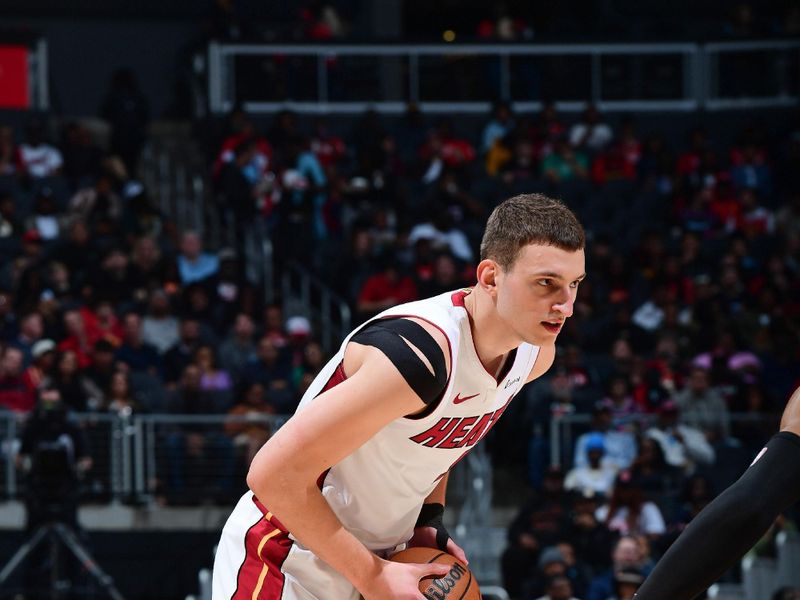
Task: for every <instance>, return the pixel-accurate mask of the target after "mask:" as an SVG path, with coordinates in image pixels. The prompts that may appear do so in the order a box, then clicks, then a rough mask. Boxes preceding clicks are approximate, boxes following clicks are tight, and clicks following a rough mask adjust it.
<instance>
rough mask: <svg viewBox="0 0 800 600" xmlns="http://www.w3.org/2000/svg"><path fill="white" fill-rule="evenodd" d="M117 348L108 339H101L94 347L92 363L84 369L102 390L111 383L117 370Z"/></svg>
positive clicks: (87, 375)
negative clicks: (115, 356)
mask: <svg viewBox="0 0 800 600" xmlns="http://www.w3.org/2000/svg"><path fill="white" fill-rule="evenodd" d="M115 351H116V349H115V348H114V344H112V343H111V342H110V341H108V340H107V339H99V340H97V341H96V342H95V344H94V348H93V349H92V361H91V364H90V365H89V366H88V367H87V368H86V369H85V370H84V374H85V375H86V377H88V378H89V379H90V380H91V381H92V383H93V384H94V385H95V387H97V388H98V389H100V390H107V389H108V388H109V386H110V385H111V378H112V377H113V375H114V373H115V372H116V370H117V365H116V363H115V359H114V353H115Z"/></svg>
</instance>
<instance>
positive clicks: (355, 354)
mask: <svg viewBox="0 0 800 600" xmlns="http://www.w3.org/2000/svg"><path fill="white" fill-rule="evenodd" d="M382 321H383V322H385V321H408V322H411V323H414V324H415V325H418V326H419V328H421V329H422V331H423V332H424V333H425V334H428V337H429V339H430V340H432V342H433V344H432V345H431V344H428V343H424V342H423V343H420V341H421V340H420V339H419V338H418V337H416V336H415V337H414V338H413V339H409V338H408V337H406V336H404V335H403V334H402V332H400V333H399V335H400V336H401V337H403V339H404V340H405V342H406V343H407V344H408V345H409V347H410V348H411V349H412V350H414V352H415V353H416V354H417V355H418V356H420V357H425V360H427V361H428V364H429V366H431V367H432V366H433V365H432V363H433V362H438V361H434V360H432V359H433V357H430V356H428V354H429V353H430V351H431V346H432V347H433V348H438V349H439V350H440V351H441V354H442V357H443V359H444V364H445V368H446V370H447V372H448V373H449V372H450V363H451V356H450V355H451V348H450V341H449V339H448V337H447V335H446V334H445V332H444V331H443V329H442V328H441V327H439V326H438V325H436V324H435V323H433V322H432V321H430V320H428V319H426V318H424V317H419V316H414V315H402V316H400V315H398V316H387V317H385V318H382V319H379V320H376V321H373V322H371V323H368V324H367V325H365V326H364V328H362V329H361V330H360V331H359V333H362V332H364V331H368V330H369V328H370V327H371V326H375V325H379V324H380V323H381V322H382ZM423 335H424V334H423ZM383 354H384V351H383V350H381V349H380V344H377V346H373V345H369V344H364V343H363V340H362V337H361V336H360V335H355V336H354V337H353V338H352V339H351V341H350V343H348V344H347V347H346V348H345V357H344V358H345V361H344V362H345V369H346V370H347V369H348V367H349V369H351V370H355V369H357V368H359V367H361V366H362V365H363V364H365V363H367V362H369V361H370V360H371V359H375V358H376V357H377V356H379V355H383Z"/></svg>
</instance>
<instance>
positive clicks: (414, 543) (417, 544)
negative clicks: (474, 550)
mask: <svg viewBox="0 0 800 600" xmlns="http://www.w3.org/2000/svg"><path fill="white" fill-rule="evenodd" d="M408 547H409V548H439V546H438V544H437V543H436V528H435V527H415V528H414V535H413V536H412V537H411V539H410V540H409V541H408ZM439 549H440V550H441V548H439ZM444 551H445V552H447V553H448V554H452V555H453V556H455V557H456V558H457V559H458V560H460V561H461V562H462V563H464V564H465V565H468V564H469V561H468V560H467V555H466V554H464V550H463V549H462V548H461V546H459V545H458V544H456V543H455V541H453V538H449V539H448V540H447V546H446V547H445V549H444Z"/></svg>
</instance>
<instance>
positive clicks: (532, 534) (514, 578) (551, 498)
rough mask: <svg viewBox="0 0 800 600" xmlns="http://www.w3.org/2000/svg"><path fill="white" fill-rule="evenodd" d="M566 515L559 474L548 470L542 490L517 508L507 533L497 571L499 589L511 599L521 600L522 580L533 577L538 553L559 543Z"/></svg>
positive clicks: (536, 566) (525, 587) (538, 556)
mask: <svg viewBox="0 0 800 600" xmlns="http://www.w3.org/2000/svg"><path fill="white" fill-rule="evenodd" d="M566 511H567V499H566V497H565V495H564V485H563V473H562V472H561V471H560V470H559V469H557V468H552V469H550V470H549V471H548V472H547V474H546V475H545V477H544V482H543V485H542V489H541V490H540V491H539V492H537V494H536V495H535V496H534V497H533V498H532V499H531V500H530V501H529V502H527V503H526V504H525V505H524V506H522V507H521V509H520V511H519V513H517V515H516V516H515V517H514V520H513V521H512V522H511V525H510V526H509V529H508V546H507V547H506V549H505V551H504V552H503V556H502V558H501V567H502V572H503V586H504V587H505V588H506V590H508V592H509V594H511V596H512V597H521V596H522V595H523V591H524V590H526V589H527V587H528V585H527V584H526V580H527V579H528V578H530V577H531V576H532V574H534V573H536V570H537V568H538V562H539V558H540V553H541V552H542V549H543V548H544V547H545V546H548V545H551V544H555V543H557V542H558V541H559V532H560V530H561V528H562V526H563V525H564V522H565V519H566Z"/></svg>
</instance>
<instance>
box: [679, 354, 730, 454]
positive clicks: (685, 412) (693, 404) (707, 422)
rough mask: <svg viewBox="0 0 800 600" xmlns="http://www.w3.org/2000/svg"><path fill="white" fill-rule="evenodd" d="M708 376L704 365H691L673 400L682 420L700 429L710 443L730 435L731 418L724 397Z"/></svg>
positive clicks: (722, 439)
mask: <svg viewBox="0 0 800 600" xmlns="http://www.w3.org/2000/svg"><path fill="white" fill-rule="evenodd" d="M710 379H711V378H710V373H709V372H708V370H707V369H704V368H701V367H693V368H692V369H691V371H690V373H689V377H688V379H687V382H686V387H685V388H684V389H683V390H681V391H680V392H678V393H677V394H675V397H674V401H675V404H677V405H678V409H679V410H680V412H681V423H683V424H685V425H688V426H689V427H692V428H694V429H699V430H700V431H702V432H703V433H704V434H705V436H706V439H707V440H708V441H709V442H711V443H712V444H713V443H715V442H723V441H725V440H726V439H727V438H728V437H729V436H730V431H731V419H730V413H729V411H728V405H727V404H726V402H725V399H724V398H723V397H722V394H720V393H719V392H718V391H717V390H716V389H714V388H713V387H711V380H710Z"/></svg>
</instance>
